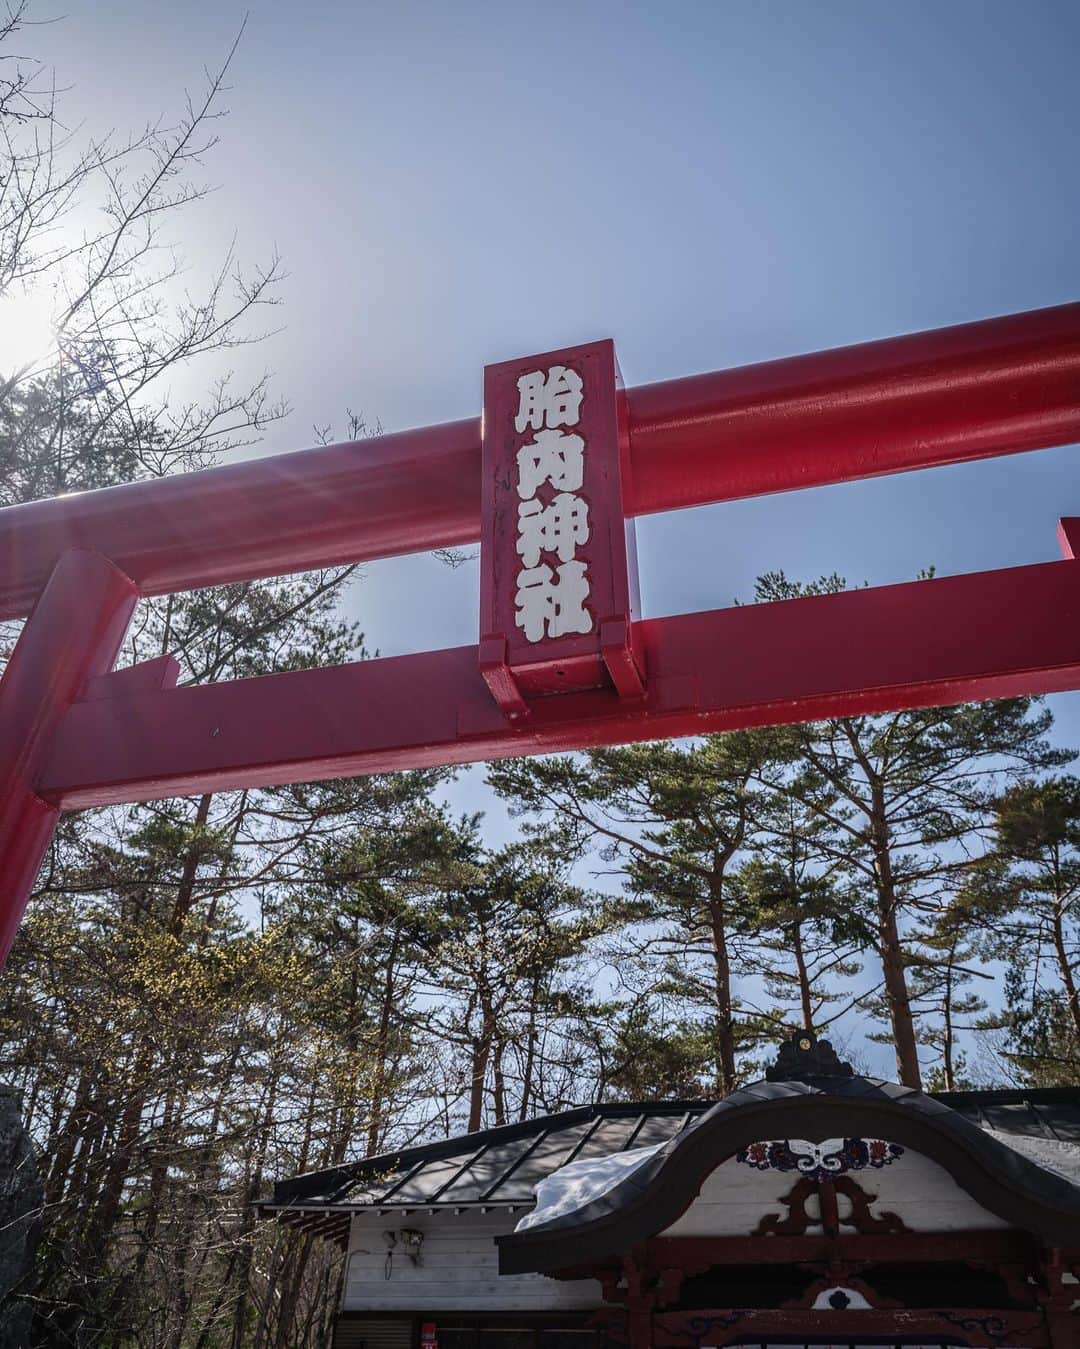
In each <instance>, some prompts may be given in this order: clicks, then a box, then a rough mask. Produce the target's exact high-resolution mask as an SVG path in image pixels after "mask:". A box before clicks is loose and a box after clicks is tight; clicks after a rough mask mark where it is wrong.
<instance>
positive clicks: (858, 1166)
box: [735, 1138, 904, 1180]
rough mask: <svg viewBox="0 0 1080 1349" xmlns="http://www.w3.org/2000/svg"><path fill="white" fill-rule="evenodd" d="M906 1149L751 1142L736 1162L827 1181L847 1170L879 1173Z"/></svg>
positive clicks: (850, 1142)
mask: <svg viewBox="0 0 1080 1349" xmlns="http://www.w3.org/2000/svg"><path fill="white" fill-rule="evenodd" d="M903 1154H904V1149H903V1148H902V1147H901V1146H900V1145H899V1143H890V1142H889V1141H888V1140H887V1139H884V1138H827V1139H825V1140H824V1142H821V1143H812V1142H811V1141H810V1140H809V1139H807V1138H777V1139H773V1140H772V1141H771V1142H762V1143H751V1144H750V1146H749V1147H748V1148H743V1149H741V1151H739V1152H737V1153H736V1154H735V1160H736V1161H737V1162H742V1163H743V1164H744V1165H745V1166H752V1167H753V1168H754V1169H755V1170H756V1171H797V1172H798V1173H799V1175H801V1176H806V1177H808V1178H809V1179H810V1180H828V1179H829V1177H830V1176H839V1175H842V1174H843V1173H844V1172H845V1171H864V1170H866V1168H867V1167H870V1168H872V1169H873V1170H875V1171H880V1170H881V1168H882V1167H885V1166H889V1165H890V1164H891V1163H892V1162H894V1161H895V1160H896V1158H897V1157H902V1156H903Z"/></svg>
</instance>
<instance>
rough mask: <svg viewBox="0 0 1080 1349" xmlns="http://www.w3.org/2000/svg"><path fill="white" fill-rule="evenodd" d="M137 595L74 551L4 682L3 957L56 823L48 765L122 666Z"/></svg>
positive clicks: (0, 788)
mask: <svg viewBox="0 0 1080 1349" xmlns="http://www.w3.org/2000/svg"><path fill="white" fill-rule="evenodd" d="M137 599H138V592H137V591H136V589H135V587H134V586H133V585H132V583H131V581H129V580H128V578H127V577H126V576H124V575H123V574H122V573H121V572H119V571H117V569H116V568H115V567H114V566H113V565H112V564H111V563H110V562H107V561H106V560H105V558H103V557H99V556H98V555H97V554H96V553H86V552H79V551H75V552H70V553H65V555H64V556H63V557H62V558H61V559H60V561H59V562H58V563H57V565H56V568H55V569H54V571H53V574H52V576H51V577H50V579H49V583H48V585H47V586H46V587H45V589H44V590H43V591H42V594H41V598H40V599H39V600H38V602H37V604H36V605H35V607H34V611H33V613H32V614H31V615H30V617H29V619H28V620H27V622H26V624H25V625H24V627H23V630H22V632H21V634H20V635H19V640H18V642H17V643H16V646H15V651H14V653H13V654H12V657H11V660H10V661H9V662H8V664H7V668H6V669H5V671H4V677H3V679H2V680H0V965H3V963H4V960H5V959H6V957H7V953H8V951H9V950H10V949H11V943H12V942H13V941H14V939H15V932H16V929H17V928H18V926H19V921H20V919H21V918H22V915H23V909H24V908H25V905H26V900H27V898H28V897H29V894H30V890H31V887H32V886H33V884H34V878H35V877H36V875H37V872H38V868H39V867H40V866H41V861H42V858H43V857H44V856H45V851H46V849H47V848H48V846H49V841H50V840H51V838H52V834H53V828H54V826H55V824H56V818H57V814H58V811H57V808H56V805H55V804H54V803H52V802H48V801H45V800H43V799H42V798H41V797H40V796H39V795H37V792H36V786H35V784H36V780H37V778H38V776H39V775H40V773H41V767H42V763H43V761H44V759H45V757H46V755H47V754H48V753H49V751H50V748H51V745H52V738H53V735H54V733H55V731H56V727H57V724H58V723H59V721H60V719H61V717H62V716H63V714H64V712H65V711H66V710H67V709H68V707H69V706H70V704H71V702H72V700H73V699H74V698H76V697H77V696H78V695H79V694H80V692H82V691H83V690H84V688H85V687H86V685H87V682H88V681H90V680H92V679H93V678H94V677H95V676H99V675H104V674H106V673H107V672H108V671H109V670H110V669H111V668H112V664H113V661H114V660H115V659H116V654H117V652H118V651H119V649H120V644H121V642H122V641H123V640H124V633H125V632H126V631H127V625H128V622H129V621H130V619H131V614H132V611H133V610H134V608H135V603H136V600H137Z"/></svg>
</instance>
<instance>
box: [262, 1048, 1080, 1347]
mask: <svg viewBox="0 0 1080 1349" xmlns="http://www.w3.org/2000/svg"><path fill="white" fill-rule="evenodd" d="M259 1212H260V1214H261V1215H262V1216H263V1217H266V1218H274V1219H276V1220H278V1221H279V1222H283V1223H287V1224H289V1225H291V1226H293V1227H294V1228H297V1229H299V1230H301V1231H305V1232H308V1233H312V1234H314V1235H316V1236H318V1237H321V1238H324V1239H326V1240H329V1241H334V1242H336V1243H338V1244H339V1245H340V1246H341V1248H342V1249H343V1250H344V1251H345V1252H346V1267H345V1274H344V1279H343V1285H342V1300H341V1308H340V1314H339V1317H338V1320H337V1324H336V1328H335V1338H334V1346H335V1349H616V1347H618V1349H699V1346H703V1347H705V1349H708V1347H709V1346H715V1349H720V1347H721V1346H727V1345H744V1346H750V1347H751V1349H754V1347H755V1346H760V1347H761V1349H765V1347H766V1346H779V1345H785V1346H792V1345H794V1346H832V1347H833V1349H864V1347H866V1349H868V1347H869V1346H897V1347H898V1346H910V1347H917V1346H934V1347H935V1349H937V1347H938V1346H945V1345H950V1346H953V1345H956V1346H967V1347H968V1349H1078V1346H1080V1088H1078V1087H1063V1088H1041V1089H1031V1090H1028V1089H1021V1090H1004V1091H955V1092H934V1093H927V1092H922V1091H915V1090H913V1089H911V1088H909V1087H902V1086H898V1085H897V1084H896V1083H893V1082H885V1081H881V1080H878V1079H874V1078H866V1077H860V1076H858V1075H857V1074H855V1073H854V1072H853V1071H852V1069H851V1067H850V1066H849V1065H848V1064H845V1063H842V1062H840V1061H839V1059H838V1058H837V1056H836V1055H835V1053H834V1052H833V1051H832V1049H831V1047H830V1046H829V1044H828V1042H827V1041H819V1040H817V1039H816V1038H815V1037H814V1036H813V1035H812V1034H810V1033H809V1032H798V1033H797V1034H796V1035H795V1036H794V1038H793V1039H791V1040H789V1041H788V1042H787V1043H785V1044H784V1045H783V1046H782V1047H781V1050H780V1053H779V1056H778V1058H777V1061H776V1063H775V1065H774V1066H773V1067H772V1068H770V1069H769V1070H768V1072H767V1073H766V1076H765V1079H764V1080H762V1081H759V1082H754V1083H751V1084H749V1085H747V1086H745V1087H742V1088H740V1089H739V1090H738V1091H736V1092H734V1093H732V1094H731V1095H730V1096H726V1097H724V1098H723V1099H722V1100H719V1101H671V1102H649V1103H644V1104H629V1103H624V1102H617V1103H611V1104H602V1105H583V1106H578V1107H576V1108H574V1109H571V1110H565V1111H562V1112H560V1113H558V1114H555V1115H548V1116H544V1117H542V1118H539V1119H533V1120H529V1121H527V1122H522V1123H515V1124H508V1125H503V1126H500V1127H497V1128H493V1129H485V1130H482V1131H480V1132H478V1133H470V1134H464V1135H461V1136H459V1137H457V1138H450V1139H446V1140H443V1141H441V1142H436V1143H431V1144H427V1145H424V1146H422V1147H412V1148H405V1149H402V1150H401V1151H399V1152H394V1153H388V1154H386V1155H384V1156H379V1157H371V1158H367V1159H366V1160H364V1161H361V1162H357V1163H353V1164H351V1165H346V1166H340V1167H335V1168H333V1169H331V1170H328V1171H321V1172H316V1173H311V1174H307V1175H300V1176H296V1177H294V1178H292V1179H289V1180H284V1181H281V1182H279V1183H278V1184H277V1185H276V1186H275V1189H274V1194H273V1198H272V1199H269V1200H267V1201H264V1202H263V1203H261V1204H260V1205H259Z"/></svg>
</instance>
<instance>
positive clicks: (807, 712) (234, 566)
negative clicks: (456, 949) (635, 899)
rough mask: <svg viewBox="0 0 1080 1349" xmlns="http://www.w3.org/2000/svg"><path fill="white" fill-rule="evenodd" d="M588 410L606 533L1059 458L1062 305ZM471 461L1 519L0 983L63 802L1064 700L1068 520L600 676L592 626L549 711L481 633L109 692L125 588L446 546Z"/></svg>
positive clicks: (479, 475)
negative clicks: (447, 644)
mask: <svg viewBox="0 0 1080 1349" xmlns="http://www.w3.org/2000/svg"><path fill="white" fill-rule="evenodd" d="M594 345H595V346H596V347H603V346H606V345H607V344H594ZM575 351H578V352H587V351H591V349H585V348H581V349H575ZM557 356H558V354H557V353H553V354H552V357H544V358H536V360H537V361H540V360H545V361H546V360H550V359H552V358H553V357H557ZM573 358H574V353H573V352H571V353H569V355H568V354H565V353H564V354H563V355H562V359H563V360H564V361H571V362H572V361H573ZM512 364H513V365H514V366H515V368H519V369H522V370H524V369H527V367H528V365H529V364H530V363H529V362H515V363H512ZM559 368H560V369H561V368H562V367H559ZM500 369H502V367H492V370H494V371H499V370H500ZM489 373H490V372H489ZM605 397H606V394H605ZM609 411H610V415H611V420H610V425H609V426H608V429H609V430H612V428H615V427H616V423H617V435H618V443H617V445H616V449H617V450H618V451H619V453H620V454H621V465H622V480H621V501H622V506H621V509H622V511H623V512H624V513H625V515H626V517H628V518H630V517H635V516H638V515H646V514H650V513H653V512H657V511H666V510H677V509H680V508H682V507H686V506H694V505H700V504H704V503H707V502H716V501H726V500H732V499H735V498H739V497H747V496H756V495H761V494H765V493H770V492H780V491H788V490H792V489H796V488H802V487H812V486H821V485H823V484H826V483H834V482H843V481H847V480H850V479H856V478H864V477H872V476H877V475H881V474H886V473H897V472H903V471H905V470H908V469H917V468H927V467H931V466H935V465H942V464H953V463H959V462H963V461H967V460H973V459H981V458H986V457H989V456H993V455H1001V454H1013V453H1017V452H1019V451H1024V450H1033V449H1038V448H1042V447H1046V446H1050V445H1060V444H1066V443H1070V442H1072V441H1077V440H1080V304H1071V305H1062V306H1059V307H1056V308H1052V309H1043V310H1036V311H1032V312H1030V313H1026V314H1017V315H1012V316H1009V317H1006V318H998V319H990V320H986V321H984V322H979V323H970V324H964V325H961V326H958V327H952V328H943V329H939V330H936V331H934V332H929V333H919V334H913V335H910V336H905V337H899V338H892V339H888V340H886V341H881V342H871V343H865V344H862V345H859V346H853V347H846V348H843V349H840V350H837V351H831V352H822V353H818V354H815V355H808V356H798V357H793V358H791V359H787V360H780V361H770V362H767V363H764V364H761V365H754V366H748V367H746V368H743V369H738V370H728V371H722V372H719V373H715V374H706V375H695V376H691V377H689V378H686V379H677V380H668V381H665V382H663V383H659V384H651V385H645V386H642V387H639V388H635V389H630V390H627V391H626V392H625V394H621V393H620V395H619V397H618V399H617V400H615V401H612V402H611V407H610V409H609ZM487 412H488V414H489V415H490V413H491V406H490V405H489V406H488V407H487ZM518 429H519V430H520V427H519V428H518ZM612 433H613V434H615V432H614V431H613V432H612ZM487 434H488V442H491V441H492V439H493V437H494V431H493V430H492V429H491V428H490V427H489V428H488V432H487ZM599 434H600V433H599V432H597V435H599ZM488 442H482V432H481V423H480V420H479V419H476V418H474V419H469V420H467V421H459V422H451V423H447V424H445V425H443V426H435V427H426V428H423V429H420V430H413V431H405V432H401V433H398V434H394V435H384V436H379V437H377V438H376V439H373V440H366V441H362V442H357V443H352V444H343V445H333V446H328V447H325V448H320V449H313V450H306V451H303V452H301V453H297V454H290V455H282V456H278V457H272V458H267V459H262V460H256V461H252V462H248V463H243V464H238V465H232V466H228V467H224V468H216V469H209V470H206V471H204V472H199V473H190V474H184V475H180V476H177V477H173V478H165V479H161V480H156V481H153V482H140V483H134V484H131V485H127V486H122V487H113V488H108V489H105V490H102V491H95V492H86V493H82V494H77V495H73V496H69V497H60V498H55V499H52V500H47V501H39V502H33V503H30V504H28V505H21V506H13V507H9V508H7V509H5V510H2V511H0V618H18V617H22V616H23V615H29V617H28V620H27V622H26V624H25V625H24V628H23V631H22V634H21V636H20V638H19V641H18V643H17V645H16V648H15V651H14V654H13V656H12V658H11V660H10V662H9V664H8V667H7V670H6V672H5V674H4V677H3V680H2V682H0V961H2V960H3V958H4V957H5V956H6V954H7V952H8V950H9V948H10V945H11V942H12V940H13V938H14V935H15V931H16V928H17V926H18V923H19V920H20V918H21V916H22V912H23V909H24V906H25V903H26V899H27V897H28V895H29V893H30V889H31V887H32V885H33V882H34V879H35V877H36V875H37V871H38V868H39V866H40V863H41V860H42V857H43V856H44V853H45V851H46V849H47V847H48V845H49V841H50V839H51V837H52V832H53V829H54V827H55V824H56V821H57V819H58V817H59V813H60V811H62V810H75V809H79V808H82V807H86V806H94V805H104V804H109V803H118V802H130V801H138V800H148V799H152V798H155V797H163V796H170V795H177V794H183V793H194V792H203V791H210V790H228V789H235V788H240V787H247V786H267V785H271V784H274V783H283V782H294V781H302V780H305V779H309V780H310V779H316V778H329V777H345V776H350V775H356V774H361V773H370V772H377V771H386V770H391V769H403V768H410V767H417V766H421V765H431V764H443V763H466V762H470V761H475V760H483V759H491V758H497V757H502V756H510V755H521V754H536V753H542V752H549V751H557V750H571V749H582V748H585V747H588V746H592V745H601V744H612V743H617V742H620V741H633V740H647V739H654V738H658V737H667V736H685V735H696V734H702V733H705V732H710V731H721V730H729V729H733V728H736V727H746V726H756V725H764V724H769V723H781V722H795V721H800V720H806V719H808V718H811V717H818V716H836V715H845V714H855V713H863V712H880V711H887V710H898V709H901V708H910V707H920V706H933V705H942V704H947V703H951V702H957V701H962V700H964V699H980V698H994V697H1002V696H1010V695H1018V694H1034V693H1048V692H1056V691H1061V690H1064V689H1071V688H1076V687H1078V686H1080V559H1077V560H1074V556H1075V555H1076V554H1077V553H1080V519H1073V520H1067V519H1066V520H1063V521H1062V522H1061V526H1060V534H1061V540H1062V547H1063V551H1064V556H1065V560H1063V561H1061V562H1053V563H1044V564H1039V565H1033V566H1025V567H1012V568H1008V569H1005V570H999V571H987V572H978V573H974V574H970V575H962V576H953V577H942V578H935V579H934V580H931V581H917V582H912V583H908V584H904V585H892V586H883V587H878V588H876V589H869V590H858V591H852V592H846V593H842V594H837V595H827V596H818V597H812V598H805V599H797V600H789V601H785V602H782V603H776V604H768V605H751V606H746V607H740V608H729V609H719V610H712V611H710V612H706V613H698V614H687V615H681V616H678V617H674V618H661V619H648V620H645V621H637V620H636V618H635V615H634V613H633V611H632V604H631V605H630V606H629V607H628V608H627V610H626V612H625V613H623V614H622V615H621V618H623V619H625V620H626V622H625V623H624V624H623V627H622V629H621V635H620V634H617V637H618V642H619V643H621V645H620V647H619V653H618V654H619V655H620V658H622V659H623V662H624V663H623V665H621V666H619V665H617V664H615V663H613V658H612V656H611V649H612V647H611V642H609V641H608V639H607V638H606V637H605V636H604V634H603V632H601V633H600V634H598V640H599V642H600V646H598V647H597V651H600V650H601V649H602V651H603V659H604V661H605V662H606V664H607V669H608V671H609V672H611V680H610V681H609V682H608V683H607V684H606V685H605V684H602V683H601V684H598V683H597V682H596V681H594V682H593V683H592V684H591V685H590V684H589V682H588V680H587V679H586V680H585V681H584V683H582V682H581V681H580V680H579V682H578V684H577V685H574V684H573V683H572V684H571V686H570V687H571V688H572V689H573V691H567V692H560V693H558V694H557V695H556V696H545V697H537V696H535V694H536V692H537V687H536V686H535V685H533V686H532V687H531V693H530V688H529V687H528V686H527V685H528V681H527V680H526V681H525V683H524V684H523V685H520V686H519V685H518V683H517V682H516V681H515V675H514V671H513V670H512V669H511V666H512V665H513V660H512V659H511V658H509V657H507V656H506V644H505V636H503V637H492V636H491V634H485V641H484V642H482V643H481V644H480V645H479V646H467V647H457V648H453V649H450V650H444V651H433V652H425V653H423V654H420V655H410V656H396V657H390V658H387V659H381V660H371V661H363V662H357V663H354V664H349V665H343V666H335V667H329V668H324V669H317V670H305V671H297V672H289V673H285V674H277V675H268V676H264V677H262V678H257V679H245V680H238V681H234V682H228V683H220V684H210V685H202V686H192V687H188V688H182V689H179V688H175V687H174V685H175V681H176V677H177V665H176V662H175V661H174V660H173V659H172V658H171V657H164V658H161V659H158V660H154V661H150V662H148V663H146V664H145V665H141V666H135V667H131V668H129V669H125V670H120V671H116V672H111V671H112V664H113V661H114V660H115V658H116V655H117V652H118V651H119V649H120V646H121V643H122V641H123V638H124V634H125V632H126V629H127V625H128V622H129V620H130V617H131V614H132V610H133V608H134V606H135V603H136V601H137V600H138V598H139V597H140V596H141V595H161V594H167V593H170V592H174V591H178V590H187V589H194V588H198V587H201V586H210V585H218V584H223V583H226V582H233V581H242V580H250V579H253V578H257V577H265V576H274V575H280V574H284V573H288V572H296V571H301V570H304V569H312V568H320V567H329V566H333V565H337V564H341V563H346V562H356V561H363V560H367V559H371V558H379V557H388V556H392V555H395V554H401V553H410V552H418V551H422V550H427V549H433V548H439V547H447V546H453V545H461V544H468V543H473V542H475V541H476V540H477V539H478V538H480V536H481V532H482V529H481V525H482V521H481V513H482V512H481V499H482V480H483V481H484V482H485V483H486V484H487V483H488V479H485V477H484V473H485V466H486V465H487V464H488V460H487V458H486V457H485V456H487V455H488V454H489V446H488ZM482 445H483V446H484V448H483V449H482ZM618 461H619V454H616V462H618ZM488 477H489V478H490V473H489V475H488ZM505 485H506V484H505V482H504V486H505ZM489 486H490V485H489V484H488V485H486V486H485V487H484V492H485V493H486V492H488V491H489ZM586 487H588V484H586ZM519 494H520V485H519ZM522 509H524V508H522ZM594 516H595V511H594ZM594 525H595V519H594ZM485 529H490V521H486V522H485ZM595 532H596V531H595V529H594V533H595ZM518 551H519V552H520V551H521V550H520V548H519V549H518ZM526 561H527V559H526ZM490 565H491V561H490V559H485V569H487V568H488V567H489V566H490ZM486 574H487V572H486V571H485V575H486ZM599 617H600V618H601V619H606V618H608V617H610V615H605V614H600V616H599ZM599 626H600V628H602V629H603V630H604V632H606V631H607V629H608V627H609V625H608V624H607V623H606V622H603V623H601V624H600V625H599ZM618 626H619V625H618V624H615V625H614V627H615V628H618ZM561 640H563V641H565V640H567V639H565V638H563V639H561ZM570 640H571V641H576V639H570ZM614 640H615V639H614V638H613V639H612V641H614ZM605 643H606V644H605ZM594 654H595V653H594ZM482 659H483V670H481V660H482ZM508 659H509V660H510V664H507V660H508ZM552 659H553V660H554V657H553V658H552ZM548 665H549V666H550V665H551V662H550V661H549V662H548ZM518 668H519V669H520V668H523V667H518ZM529 668H530V669H532V668H535V667H529ZM620 670H621V671H622V674H621V675H620V674H619V671H620ZM549 672H550V671H549ZM553 672H554V673H555V674H560V673H562V672H561V671H560V670H554V671H553ZM546 687H548V688H550V687H558V686H557V685H553V684H550V685H547V686H546Z"/></svg>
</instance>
